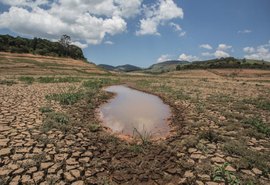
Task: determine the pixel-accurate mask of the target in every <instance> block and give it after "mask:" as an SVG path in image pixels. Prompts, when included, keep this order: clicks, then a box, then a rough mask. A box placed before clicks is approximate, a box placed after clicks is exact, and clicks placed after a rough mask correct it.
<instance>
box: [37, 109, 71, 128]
mask: <svg viewBox="0 0 270 185" xmlns="http://www.w3.org/2000/svg"><path fill="white" fill-rule="evenodd" d="M51 129H59V130H61V131H64V132H67V131H68V130H69V129H70V124H69V117H68V116H66V115H65V114H63V113H58V112H50V113H48V114H47V115H46V118H45V120H44V122H43V124H42V125H41V130H42V131H43V132H48V131H49V130H51Z"/></svg>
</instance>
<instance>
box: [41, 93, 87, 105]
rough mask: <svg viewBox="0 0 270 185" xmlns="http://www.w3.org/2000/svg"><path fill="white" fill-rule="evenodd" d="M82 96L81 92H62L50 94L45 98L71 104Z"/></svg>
mask: <svg viewBox="0 0 270 185" xmlns="http://www.w3.org/2000/svg"><path fill="white" fill-rule="evenodd" d="M82 97H83V94H82V93H63V94H51V95H47V96H46V98H47V99H49V100H55V101H59V102H60V104H63V105H73V104H74V103H76V102H78V101H79V100H80V99H81V98H82Z"/></svg>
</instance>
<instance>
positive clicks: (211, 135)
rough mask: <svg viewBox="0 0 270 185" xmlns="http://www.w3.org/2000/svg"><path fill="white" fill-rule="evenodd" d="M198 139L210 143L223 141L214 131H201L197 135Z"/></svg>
mask: <svg viewBox="0 0 270 185" xmlns="http://www.w3.org/2000/svg"><path fill="white" fill-rule="evenodd" d="M199 138H200V139H205V140H208V141H209V142H211V143H217V142H219V141H223V139H222V137H221V136H220V135H218V134H217V133H216V132H215V131H213V130H206V131H202V132H201V133H200V134H199Z"/></svg>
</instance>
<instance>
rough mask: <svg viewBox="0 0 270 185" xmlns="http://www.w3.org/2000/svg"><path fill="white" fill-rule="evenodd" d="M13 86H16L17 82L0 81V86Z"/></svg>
mask: <svg viewBox="0 0 270 185" xmlns="http://www.w3.org/2000/svg"><path fill="white" fill-rule="evenodd" d="M14 84H17V82H15V81H13V80H0V85H7V86H12V85H14Z"/></svg>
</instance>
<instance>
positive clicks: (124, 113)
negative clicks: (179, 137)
mask: <svg viewBox="0 0 270 185" xmlns="http://www.w3.org/2000/svg"><path fill="white" fill-rule="evenodd" d="M105 90H106V91H108V92H113V93H116V97H114V98H113V99H112V100H111V101H110V102H108V103H106V104H104V105H103V106H101V108H100V116H101V119H102V120H103V124H104V125H105V126H106V127H109V128H111V129H112V131H113V132H116V133H123V134H128V135H133V133H134V129H137V130H138V131H139V132H140V133H141V134H144V133H148V134H149V133H150V134H152V135H153V136H164V135H166V134H168V132H169V130H170V128H169V126H168V124H167V119H168V118H169V117H170V108H169V106H168V105H165V104H164V103H163V102H162V100H161V99H160V98H159V97H157V96H154V95H151V94H147V93H144V92H141V91H137V90H134V89H130V88H128V87H125V86H122V85H117V86H110V87H108V88H106V89H105Z"/></svg>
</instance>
